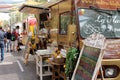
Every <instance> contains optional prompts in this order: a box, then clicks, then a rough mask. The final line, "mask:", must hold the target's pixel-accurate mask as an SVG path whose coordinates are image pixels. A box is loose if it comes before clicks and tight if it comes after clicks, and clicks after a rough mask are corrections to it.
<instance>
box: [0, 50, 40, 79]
mask: <svg viewBox="0 0 120 80" xmlns="http://www.w3.org/2000/svg"><path fill="white" fill-rule="evenodd" d="M0 80H39V79H38V76H37V75H36V66H35V60H34V57H33V56H31V57H30V59H29V62H28V64H27V65H25V64H24V63H23V58H22V52H20V53H10V52H9V53H5V60H4V62H3V63H0Z"/></svg>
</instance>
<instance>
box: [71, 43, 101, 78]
mask: <svg viewBox="0 0 120 80" xmlns="http://www.w3.org/2000/svg"><path fill="white" fill-rule="evenodd" d="M101 60H102V54H101V49H99V48H95V47H90V46H86V45H84V47H83V48H82V51H81V53H80V55H79V58H78V61H77V65H76V68H75V70H74V73H73V76H72V80H95V78H96V74H97V72H98V70H99V67H100V65H101Z"/></svg>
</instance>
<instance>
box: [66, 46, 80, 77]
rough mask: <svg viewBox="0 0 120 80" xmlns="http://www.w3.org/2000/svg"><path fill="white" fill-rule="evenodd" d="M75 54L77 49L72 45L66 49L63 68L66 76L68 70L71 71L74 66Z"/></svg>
mask: <svg viewBox="0 0 120 80" xmlns="http://www.w3.org/2000/svg"><path fill="white" fill-rule="evenodd" d="M77 54H78V50H77V49H76V48H74V47H72V48H70V49H69V50H68V53H67V56H66V68H65V73H66V75H67V76H68V75H69V73H70V72H72V70H73V68H74V66H75V60H76V58H77Z"/></svg>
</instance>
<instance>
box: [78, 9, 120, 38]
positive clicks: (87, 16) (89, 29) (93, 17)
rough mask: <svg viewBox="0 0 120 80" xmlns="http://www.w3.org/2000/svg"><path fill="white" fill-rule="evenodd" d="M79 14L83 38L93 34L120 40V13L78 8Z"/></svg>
mask: <svg viewBox="0 0 120 80" xmlns="http://www.w3.org/2000/svg"><path fill="white" fill-rule="evenodd" d="M77 14H78V25H79V31H80V36H81V37H82V38H86V37H88V36H89V35H91V34H93V33H101V34H103V35H104V36H105V37H106V38H120V12H118V11H117V10H102V9H101V10H93V9H89V8H78V9H77Z"/></svg>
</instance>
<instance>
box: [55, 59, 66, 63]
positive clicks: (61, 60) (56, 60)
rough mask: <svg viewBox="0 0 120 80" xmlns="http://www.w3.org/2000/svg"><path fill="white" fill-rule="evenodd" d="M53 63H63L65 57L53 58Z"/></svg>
mask: <svg viewBox="0 0 120 80" xmlns="http://www.w3.org/2000/svg"><path fill="white" fill-rule="evenodd" d="M53 61H54V62H55V63H65V58H54V60H53Z"/></svg>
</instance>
